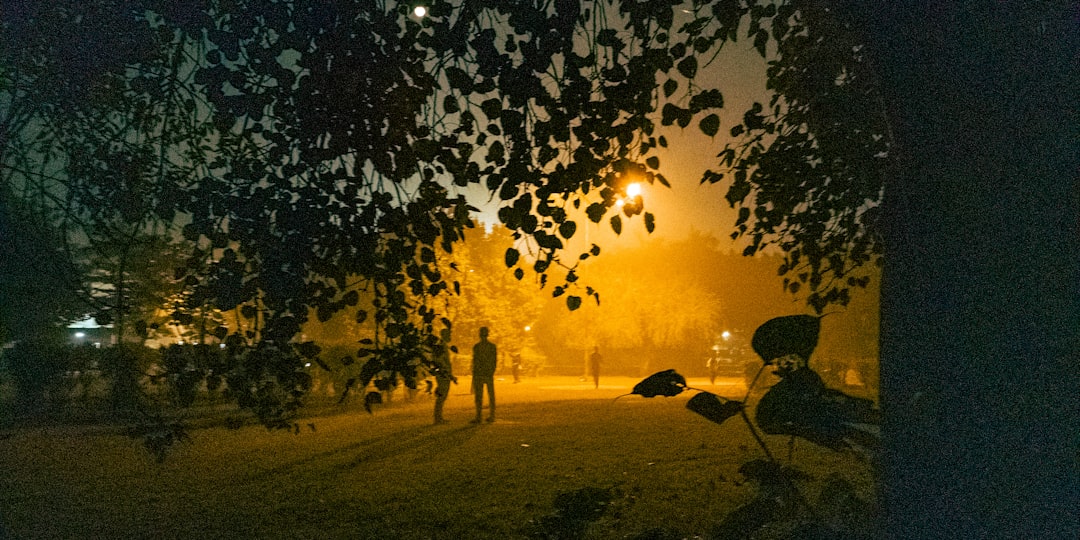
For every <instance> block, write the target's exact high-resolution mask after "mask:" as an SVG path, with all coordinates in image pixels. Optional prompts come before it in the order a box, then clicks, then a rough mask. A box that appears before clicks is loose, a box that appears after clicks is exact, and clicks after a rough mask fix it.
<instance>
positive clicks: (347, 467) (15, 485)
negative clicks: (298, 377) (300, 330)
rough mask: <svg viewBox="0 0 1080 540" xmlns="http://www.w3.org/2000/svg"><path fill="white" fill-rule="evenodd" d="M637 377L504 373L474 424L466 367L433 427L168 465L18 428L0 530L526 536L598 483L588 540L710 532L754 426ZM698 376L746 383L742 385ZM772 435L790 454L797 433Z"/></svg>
mask: <svg viewBox="0 0 1080 540" xmlns="http://www.w3.org/2000/svg"><path fill="white" fill-rule="evenodd" d="M636 382H638V379H630V378H609V379H604V380H602V383H603V384H602V385H601V388H600V389H594V388H593V385H592V381H589V382H587V383H585V382H581V381H579V380H578V379H577V378H571V377H559V378H556V377H546V378H540V379H526V380H525V381H523V382H522V383H521V384H511V383H510V382H509V381H498V382H497V383H496V391H497V394H498V395H497V400H498V419H497V421H496V422H495V423H493V424H482V425H479V426H474V425H470V424H469V423H468V420H469V419H470V418H471V417H472V415H473V410H472V396H470V395H468V386H467V384H468V379H467V378H463V379H462V384H461V385H459V386H455V387H453V389H452V394H451V396H450V400H449V401H448V403H447V409H446V412H447V414H446V416H447V418H448V419H449V420H450V423H448V424H444V425H438V426H435V425H432V422H431V420H432V414H431V412H432V402H431V399H430V398H429V397H427V396H423V395H422V396H420V397H417V398H416V399H415V400H414V401H413V402H411V403H406V402H404V401H403V400H401V399H400V397H399V398H398V399H397V400H396V401H395V402H394V403H392V404H390V405H387V406H385V407H382V408H380V409H377V410H376V411H375V414H373V415H368V414H367V413H365V412H363V410H362V409H359V410H358V409H357V407H355V406H353V407H350V408H349V410H348V411H347V412H344V413H339V414H332V415H326V416H319V417H316V418H312V419H310V420H305V421H304V423H302V424H301V425H302V429H301V431H300V433H293V432H284V431H273V432H270V431H267V430H266V429H264V428H262V427H259V426H254V425H252V426H246V427H242V428H240V429H226V428H224V427H204V428H198V429H193V430H191V431H190V436H191V437H190V441H186V442H182V443H180V444H179V445H177V446H176V447H175V448H174V450H173V451H172V452H170V453H169V454H168V456H167V458H166V459H165V461H164V463H161V464H158V463H156V462H155V460H154V459H153V457H152V456H151V455H150V453H149V452H147V451H146V450H145V449H144V448H143V446H142V444H141V441H140V440H137V439H133V438H130V437H127V436H125V435H123V434H120V433H119V431H120V430H117V429H109V428H104V427H95V428H88V427H51V428H35V429H20V430H15V431H8V432H5V433H4V434H3V435H4V437H3V439H2V440H0V470H2V471H3V473H2V474H0V524H2V525H3V526H4V527H5V529H6V530H7V533H8V534H9V535H10V536H11V537H13V538H26V539H34V538H109V539H112V538H200V539H201V538H384V539H395V538H440V539H441V538H446V539H459V538H460V539H468V538H523V537H525V536H526V535H527V532H528V531H529V530H530V520H536V519H539V518H541V517H542V516H545V515H548V514H550V513H551V512H552V503H553V500H554V498H555V496H556V495H557V494H559V493H562V492H568V491H572V490H577V489H581V488H585V487H599V488H604V489H609V488H610V489H612V490H613V492H614V493H615V494H616V496H615V498H614V501H613V502H612V504H611V505H610V508H609V510H608V511H607V513H606V514H605V515H604V517H603V518H602V519H600V520H599V521H597V522H595V523H593V524H592V525H591V526H590V528H589V529H588V534H587V537H588V538H625V537H632V536H634V535H635V534H638V533H641V532H642V531H645V530H648V529H653V528H659V527H662V528H667V529H669V530H672V531H677V532H678V533H680V535H682V536H683V537H687V538H693V537H697V536H704V535H706V534H707V532H708V531H709V529H710V527H712V526H713V525H714V524H715V523H717V522H718V521H719V520H720V519H721V518H722V517H723V516H725V515H726V514H727V513H728V512H729V511H730V510H732V509H734V508H736V507H738V506H740V505H742V504H744V503H746V502H747V501H748V500H749V499H750V498H751V497H752V496H753V494H754V491H753V488H752V486H751V485H750V484H748V483H746V482H745V481H744V479H743V478H742V477H741V475H740V474H739V473H738V472H737V470H738V467H739V465H740V464H742V463H744V462H745V461H748V460H750V459H754V458H758V457H761V450H760V449H759V448H758V447H757V445H756V444H755V443H754V442H753V439H752V438H751V437H750V435H749V432H748V431H747V428H746V426H745V425H744V424H742V423H741V422H739V421H738V419H733V420H729V421H728V422H727V423H725V424H724V425H723V426H717V425H716V424H713V423H710V422H709V421H707V420H705V419H703V418H701V417H699V416H697V415H696V414H694V413H692V412H690V411H688V410H686V409H685V403H686V401H687V399H689V397H690V395H691V394H693V392H686V393H684V394H683V395H680V396H676V397H673V398H653V399H645V398H641V397H639V396H627V397H623V398H621V399H619V400H618V401H615V402H612V398H614V397H615V396H617V395H619V394H623V393H627V392H629V391H630V389H631V387H632V386H633V384H634V383H636ZM690 383H691V385H693V386H696V387H699V388H705V389H709V390H711V391H713V392H715V393H718V394H721V395H728V396H732V397H737V396H739V395H740V393H741V392H742V391H743V387H742V385H741V383H740V382H738V380H736V379H732V380H718V381H717V383H718V384H717V385H716V386H709V384H708V381H707V380H704V381H699V380H694V381H690ZM721 383H724V384H721ZM309 421H310V422H311V423H313V424H314V426H315V429H314V430H312V429H311V428H310V427H309V426H307V422H309ZM768 442H769V444H770V447H771V448H772V449H773V451H774V453H776V454H777V455H778V456H782V457H783V458H784V460H787V459H788V445H787V442H788V441H787V438H781V437H776V438H769V439H768ZM793 455H794V463H795V464H796V465H798V466H800V467H801V468H803V469H804V470H806V471H807V472H810V473H811V474H812V475H813V476H814V478H815V479H818V480H820V479H822V478H824V477H826V476H827V475H828V474H830V473H833V472H838V473H840V474H842V475H843V476H844V477H845V478H847V479H849V480H850V481H852V482H853V483H855V484H856V486H857V487H858V488H859V489H860V490H861V491H862V492H863V493H864V494H865V495H866V496H870V494H871V492H872V490H873V488H872V484H871V479H870V477H869V473H868V470H867V467H866V465H865V464H864V463H862V462H861V461H859V460H858V459H856V458H855V457H854V456H850V455H846V454H837V453H834V452H831V451H828V450H824V449H820V448H817V447H814V446H813V445H811V444H809V443H804V442H803V443H799V444H798V445H797V447H796V448H795V449H794V454H793ZM806 491H807V492H808V493H815V490H814V485H813V482H809V483H808V484H807V486H806ZM0 536H2V535H0Z"/></svg>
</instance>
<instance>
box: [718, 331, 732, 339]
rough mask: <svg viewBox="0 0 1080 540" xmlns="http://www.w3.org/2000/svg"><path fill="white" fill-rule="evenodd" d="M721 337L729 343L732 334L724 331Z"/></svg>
mask: <svg viewBox="0 0 1080 540" xmlns="http://www.w3.org/2000/svg"><path fill="white" fill-rule="evenodd" d="M720 337H722V338H724V341H727V340H729V339H731V332H728V331H727V330H724V333H723V334H720Z"/></svg>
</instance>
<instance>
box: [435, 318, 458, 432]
mask: <svg viewBox="0 0 1080 540" xmlns="http://www.w3.org/2000/svg"><path fill="white" fill-rule="evenodd" d="M440 338H441V339H440V340H439V343H438V345H435V350H434V354H432V358H431V364H432V366H431V367H432V369H431V371H432V374H433V375H435V423H436V424H445V423H446V419H444V418H443V405H445V404H446V398H447V397H448V396H449V395H450V383H451V382H453V383H454V384H457V377H455V376H454V372H453V368H452V366H451V363H450V331H449V330H445V329H444V330H443V331H442V332H441V333H440Z"/></svg>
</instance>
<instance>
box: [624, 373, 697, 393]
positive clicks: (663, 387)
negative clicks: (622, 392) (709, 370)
mask: <svg viewBox="0 0 1080 540" xmlns="http://www.w3.org/2000/svg"><path fill="white" fill-rule="evenodd" d="M683 390H686V378H685V377H683V376H682V375H679V374H678V372H676V371H675V370H674V369H666V370H664V371H659V372H656V373H653V374H652V375H649V376H648V377H646V378H645V379H644V380H643V381H641V382H639V383H637V384H635V385H634V389H633V390H631V391H630V393H631V394H637V395H639V396H643V397H647V398H651V397H656V396H665V397H671V396H677V395H679V394H681V393H682V391H683Z"/></svg>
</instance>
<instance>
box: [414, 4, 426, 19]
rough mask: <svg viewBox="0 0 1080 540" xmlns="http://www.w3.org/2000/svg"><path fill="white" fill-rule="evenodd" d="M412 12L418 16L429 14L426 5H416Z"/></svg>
mask: <svg viewBox="0 0 1080 540" xmlns="http://www.w3.org/2000/svg"><path fill="white" fill-rule="evenodd" d="M412 12H413V15H416V16H417V17H423V16H425V15H427V8H426V7H424V6H416V7H414V8H413V10H412Z"/></svg>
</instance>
